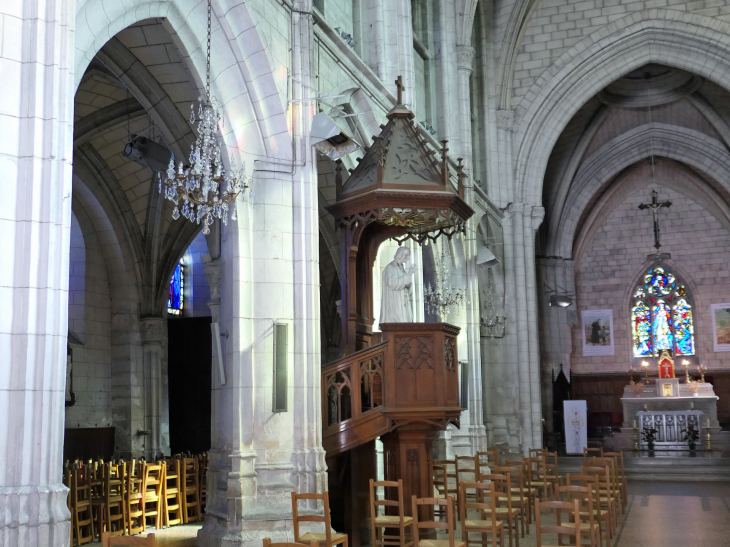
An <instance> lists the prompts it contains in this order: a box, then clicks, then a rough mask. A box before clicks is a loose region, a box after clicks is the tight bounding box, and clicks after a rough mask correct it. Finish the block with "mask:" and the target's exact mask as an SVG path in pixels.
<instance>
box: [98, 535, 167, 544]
mask: <svg viewBox="0 0 730 547" xmlns="http://www.w3.org/2000/svg"><path fill="white" fill-rule="evenodd" d="M114 545H119V546H123V547H157V545H158V543H157V541H156V540H155V534H149V535H148V536H147V537H132V536H112V535H111V533H109V532H104V533H103V534H102V535H101V547H113V546H114Z"/></svg>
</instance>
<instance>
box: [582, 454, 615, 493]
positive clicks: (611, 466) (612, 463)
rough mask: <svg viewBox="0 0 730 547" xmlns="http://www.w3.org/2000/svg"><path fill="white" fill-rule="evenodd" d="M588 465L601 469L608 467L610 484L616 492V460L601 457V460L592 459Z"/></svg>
mask: <svg viewBox="0 0 730 547" xmlns="http://www.w3.org/2000/svg"><path fill="white" fill-rule="evenodd" d="M589 465H591V466H593V467H603V466H605V465H607V466H608V467H609V470H610V472H611V483H612V484H613V489H614V490H618V489H619V488H620V487H619V476H618V465H617V463H616V460H615V459H614V458H611V457H608V456H606V457H603V458H595V457H594V458H592V459H591V461H590V463H589Z"/></svg>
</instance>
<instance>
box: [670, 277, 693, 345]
mask: <svg viewBox="0 0 730 547" xmlns="http://www.w3.org/2000/svg"><path fill="white" fill-rule="evenodd" d="M682 288H683V289H684V287H682ZM672 320H673V322H674V351H675V353H676V354H677V355H694V346H695V344H694V324H693V321H692V306H690V305H689V304H688V303H687V301H686V300H685V299H684V298H682V299H681V300H680V301H679V302H677V303H676V304H675V306H674V309H673V310H672Z"/></svg>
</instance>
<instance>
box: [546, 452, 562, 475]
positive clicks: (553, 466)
mask: <svg viewBox="0 0 730 547" xmlns="http://www.w3.org/2000/svg"><path fill="white" fill-rule="evenodd" d="M545 468H546V469H547V471H548V473H549V474H551V475H554V476H556V477H557V476H559V475H560V472H559V471H558V453H557V452H547V451H546V452H545Z"/></svg>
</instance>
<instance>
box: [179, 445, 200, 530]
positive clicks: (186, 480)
mask: <svg viewBox="0 0 730 547" xmlns="http://www.w3.org/2000/svg"><path fill="white" fill-rule="evenodd" d="M180 473H181V477H182V478H181V481H180V483H181V484H180V487H181V488H182V502H183V520H184V521H185V524H187V523H188V522H195V521H198V520H200V498H199V497H198V496H199V495H200V491H199V489H198V481H199V480H200V476H199V475H198V460H196V459H195V458H183V459H182V460H180Z"/></svg>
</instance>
